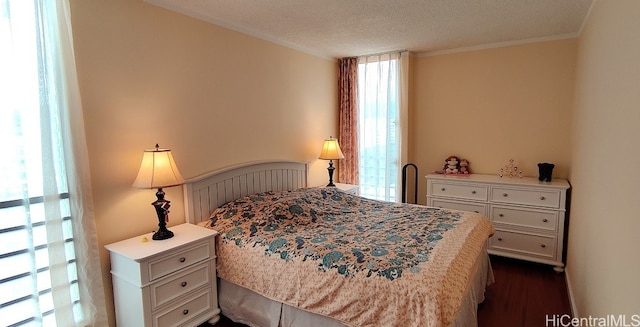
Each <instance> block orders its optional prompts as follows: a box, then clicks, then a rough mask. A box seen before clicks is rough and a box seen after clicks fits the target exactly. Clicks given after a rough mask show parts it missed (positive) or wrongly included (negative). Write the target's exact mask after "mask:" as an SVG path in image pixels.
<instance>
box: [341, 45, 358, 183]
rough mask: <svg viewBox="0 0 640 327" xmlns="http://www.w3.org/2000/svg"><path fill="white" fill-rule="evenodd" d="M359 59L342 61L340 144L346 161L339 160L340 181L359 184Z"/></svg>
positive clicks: (344, 59)
mask: <svg viewBox="0 0 640 327" xmlns="http://www.w3.org/2000/svg"><path fill="white" fill-rule="evenodd" d="M357 71H358V58H355V57H353V58H343V59H340V80H339V100H340V113H339V115H340V117H339V125H340V127H339V128H340V136H339V137H338V142H339V143H340V148H341V149H342V153H344V159H342V160H338V180H339V181H340V182H341V183H347V184H356V185H357V184H358V180H359V174H358V102H357V92H358V77H357Z"/></svg>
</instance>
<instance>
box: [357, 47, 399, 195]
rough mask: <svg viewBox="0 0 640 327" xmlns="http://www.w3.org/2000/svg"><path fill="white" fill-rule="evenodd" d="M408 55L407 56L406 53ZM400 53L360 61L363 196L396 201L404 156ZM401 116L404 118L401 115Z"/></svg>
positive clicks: (361, 180) (359, 95)
mask: <svg viewBox="0 0 640 327" xmlns="http://www.w3.org/2000/svg"><path fill="white" fill-rule="evenodd" d="M405 56H406V54H405ZM401 58H402V55H401V53H388V54H381V55H375V56H366V57H360V58H358V112H359V114H358V116H359V117H358V123H359V125H358V149H359V152H360V157H359V165H358V169H359V174H360V180H359V185H360V194H361V195H362V196H365V197H369V198H373V199H378V200H385V201H396V200H397V199H398V194H399V192H400V189H399V179H400V178H399V176H400V174H399V172H400V165H401V162H402V161H401V158H402V153H403V151H402V150H403V147H404V146H405V145H404V144H405V143H404V142H402V136H403V133H402V131H401V128H402V127H403V126H402V125H403V124H401V121H400V119H401V117H405V114H402V113H403V112H404V111H402V110H401V109H402V108H406V107H403V105H404V103H406V102H404V101H403V100H402V98H403V94H404V93H403V92H401V85H405V83H401V80H402V79H401V75H400V72H401V67H403V65H402V64H401ZM401 114H402V115H401Z"/></svg>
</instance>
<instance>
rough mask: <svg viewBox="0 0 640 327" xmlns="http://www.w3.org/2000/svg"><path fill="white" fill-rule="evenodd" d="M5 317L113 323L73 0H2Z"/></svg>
mask: <svg viewBox="0 0 640 327" xmlns="http://www.w3.org/2000/svg"><path fill="white" fill-rule="evenodd" d="M0 49H2V50H1V51H0V72H1V73H0V108H1V109H0V138H1V139H2V140H3V150H2V151H3V157H2V160H0V185H1V186H0V267H2V269H0V325H2V326H104V325H107V318H106V310H105V303H104V290H103V286H102V277H101V273H100V262H99V259H98V258H99V252H98V247H97V237H96V231H95V224H94V217H93V202H92V198H91V186H90V176H89V168H88V157H87V149H86V141H85V135H84V126H83V117H82V108H81V101H80V95H79V90H78V84H77V79H76V71H75V60H74V55H73V41H72V34H71V21H70V9H69V4H68V1H67V0H31V1H25V0H0Z"/></svg>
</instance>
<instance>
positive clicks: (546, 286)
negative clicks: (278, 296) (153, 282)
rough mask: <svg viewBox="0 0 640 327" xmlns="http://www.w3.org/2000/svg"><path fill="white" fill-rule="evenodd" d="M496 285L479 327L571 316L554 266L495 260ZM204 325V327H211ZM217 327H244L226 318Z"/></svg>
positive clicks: (522, 324)
mask: <svg viewBox="0 0 640 327" xmlns="http://www.w3.org/2000/svg"><path fill="white" fill-rule="evenodd" d="M491 265H492V267H493V273H494V275H495V279H496V282H495V283H494V284H492V285H490V286H489V287H487V290H486V292H485V300H484V302H483V303H481V304H480V305H479V307H478V326H479V327H497V326H514V327H529V326H531V327H533V326H535V327H539V326H545V325H546V326H553V324H552V323H547V322H546V317H547V315H548V316H549V317H550V318H549V319H551V318H552V316H553V315H558V316H560V315H563V314H569V315H570V314H571V306H570V303H569V296H568V294H567V285H566V283H565V277H564V273H557V272H555V271H553V268H552V267H551V266H547V265H540V264H536V263H530V262H526V261H520V260H513V259H508V258H502V257H495V256H492V257H491ZM208 326H211V325H209V324H206V323H205V324H203V325H201V326H200V327H208ZM215 326H216V327H244V326H245V325H242V324H236V323H233V322H232V321H230V320H229V319H227V318H225V317H222V318H221V319H220V322H218V323H217V324H216V325H215Z"/></svg>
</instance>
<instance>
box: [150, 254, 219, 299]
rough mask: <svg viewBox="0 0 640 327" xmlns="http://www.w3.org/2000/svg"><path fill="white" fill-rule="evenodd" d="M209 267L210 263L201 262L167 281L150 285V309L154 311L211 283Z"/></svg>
mask: <svg viewBox="0 0 640 327" xmlns="http://www.w3.org/2000/svg"><path fill="white" fill-rule="evenodd" d="M210 267H211V264H210V262H208V261H207V262H203V263H201V264H198V265H196V266H194V267H193V268H190V269H188V270H186V271H184V272H180V274H178V275H176V276H171V278H169V279H167V280H163V281H161V282H159V283H157V284H153V285H151V304H152V306H153V307H152V309H153V310H155V309H156V308H158V307H160V306H162V305H164V304H166V303H168V302H170V301H172V300H173V299H176V298H178V297H180V296H182V295H184V294H186V293H189V292H191V291H193V290H195V289H197V288H199V287H202V286H205V285H208V284H209V283H211V282H212V281H211V269H210Z"/></svg>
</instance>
